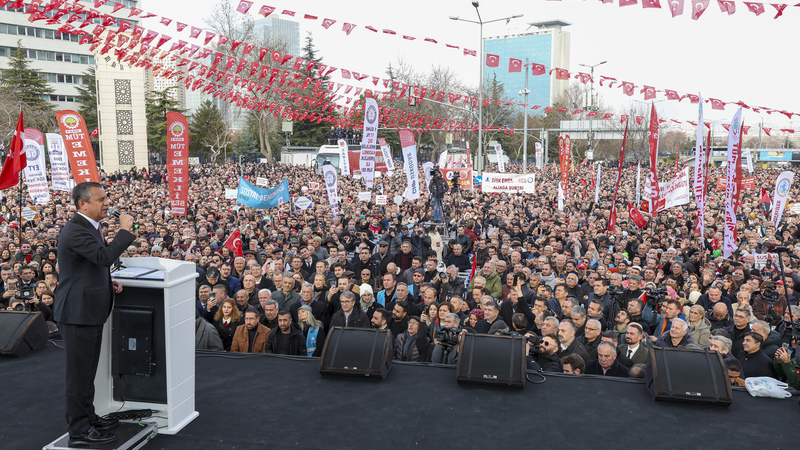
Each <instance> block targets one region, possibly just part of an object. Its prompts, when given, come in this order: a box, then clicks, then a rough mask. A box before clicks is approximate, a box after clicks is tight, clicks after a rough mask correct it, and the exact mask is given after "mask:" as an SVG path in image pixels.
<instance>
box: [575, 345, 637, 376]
mask: <svg viewBox="0 0 800 450" xmlns="http://www.w3.org/2000/svg"><path fill="white" fill-rule="evenodd" d="M628 371H629V369H628V368H627V367H625V366H623V365H622V364H620V363H619V361H617V348H616V347H615V346H614V344H612V343H610V342H608V341H603V342H601V343H600V345H598V346H597V359H595V360H592V361H586V372H585V373H586V374H587V375H605V376H607V377H623V378H624V377H627V376H628Z"/></svg>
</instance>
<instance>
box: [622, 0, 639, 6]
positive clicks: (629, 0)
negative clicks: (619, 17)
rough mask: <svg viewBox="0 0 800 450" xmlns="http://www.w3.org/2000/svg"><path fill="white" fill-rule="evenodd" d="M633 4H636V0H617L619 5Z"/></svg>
mask: <svg viewBox="0 0 800 450" xmlns="http://www.w3.org/2000/svg"><path fill="white" fill-rule="evenodd" d="M635 4H636V0H619V6H620V7H623V6H631V5H635Z"/></svg>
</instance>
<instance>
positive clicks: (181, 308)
mask: <svg viewBox="0 0 800 450" xmlns="http://www.w3.org/2000/svg"><path fill="white" fill-rule="evenodd" d="M121 262H122V265H123V268H122V269H120V270H117V271H115V272H113V273H112V278H113V279H114V280H115V281H119V282H120V283H121V284H122V286H123V289H122V292H120V293H119V294H116V296H115V298H114V309H113V310H112V313H111V318H110V320H108V321H107V322H106V325H105V328H104V330H103V333H104V336H103V345H102V349H101V355H100V364H99V366H98V370H97V377H96V379H95V387H96V390H95V399H94V404H95V409H96V411H97V414H99V415H101V416H102V415H104V414H108V413H110V412H116V411H120V410H121V411H126V410H137V409H151V410H153V411H154V413H153V417H152V419H148V420H154V421H156V422H157V423H158V432H159V433H163V434H176V433H178V432H179V431H180V430H181V429H182V428H183V427H185V426H186V425H188V424H189V423H190V422H191V421H192V420H194V419H195V418H196V417H197V416H198V415H199V414H198V412H197V411H195V402H194V394H195V364H194V363H195V360H194V354H195V348H194V345H195V344H194V319H195V278H197V271H196V270H195V265H194V264H193V263H189V262H184V261H175V260H172V259H163V258H122V259H121Z"/></svg>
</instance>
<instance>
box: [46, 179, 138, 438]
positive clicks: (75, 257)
mask: <svg viewBox="0 0 800 450" xmlns="http://www.w3.org/2000/svg"><path fill="white" fill-rule="evenodd" d="M72 198H73V201H74V203H75V207H76V209H77V213H76V214H75V216H74V217H73V218H72V220H71V221H70V222H69V223H67V225H66V226H65V227H64V229H63V230H62V231H61V239H59V244H58V264H59V267H60V268H61V271H60V273H59V278H60V279H59V283H58V288H57V289H56V300H55V315H54V318H55V320H56V321H57V322H58V327H59V329H60V330H61V335H62V336H63V338H64V347H65V348H66V354H67V363H66V401H67V402H66V403H67V412H66V418H67V423H68V424H69V427H68V428H69V446H70V447H73V446H92V445H102V444H106V443H109V442H113V441H114V440H116V436H114V435H113V434H111V433H106V432H105V430H108V429H111V428H113V427H114V426H115V425H116V424H117V420H106V419H102V418H100V417H99V416H98V415H97V414H95V412H94V404H93V401H94V377H95V374H96V373H97V364H98V361H99V359H100V344H101V342H102V339H103V324H104V323H105V322H106V319H108V316H109V314H110V313H111V306H112V303H113V298H114V293H117V292H120V291H122V285H121V284H119V282H117V281H114V282H112V281H111V272H110V270H109V267H110V266H111V265H112V264H113V263H114V262H115V261H116V260H117V258H119V256H120V255H121V254H122V252H123V251H124V250H125V249H126V248H127V247H128V245H130V244H131V243H132V242H133V241H134V239H136V236H134V234H133V233H132V232H131V231H132V229H133V217H131V216H129V215H127V214H122V215H120V217H119V225H120V226H119V231H118V232H117V235H116V237H115V238H114V240H113V241H112V242H111V243H110V244H108V245H106V243H105V240H104V239H103V236H102V235H101V234H100V231H99V226H100V220H102V219H103V218H104V217H106V215H107V214H108V206H109V199H108V197H106V193H105V190H104V189H103V186H102V185H101V184H99V183H94V182H84V183H80V184H78V185H77V186H75V188H74V189H73V190H72Z"/></svg>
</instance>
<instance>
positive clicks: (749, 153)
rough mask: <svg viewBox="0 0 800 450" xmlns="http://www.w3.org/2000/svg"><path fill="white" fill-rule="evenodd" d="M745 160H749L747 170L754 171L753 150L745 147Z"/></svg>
mask: <svg viewBox="0 0 800 450" xmlns="http://www.w3.org/2000/svg"><path fill="white" fill-rule="evenodd" d="M744 158H745V159H744V160H745V161H747V171H748V172H750V173H753V150H751V149H749V148H746V149H744Z"/></svg>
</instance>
